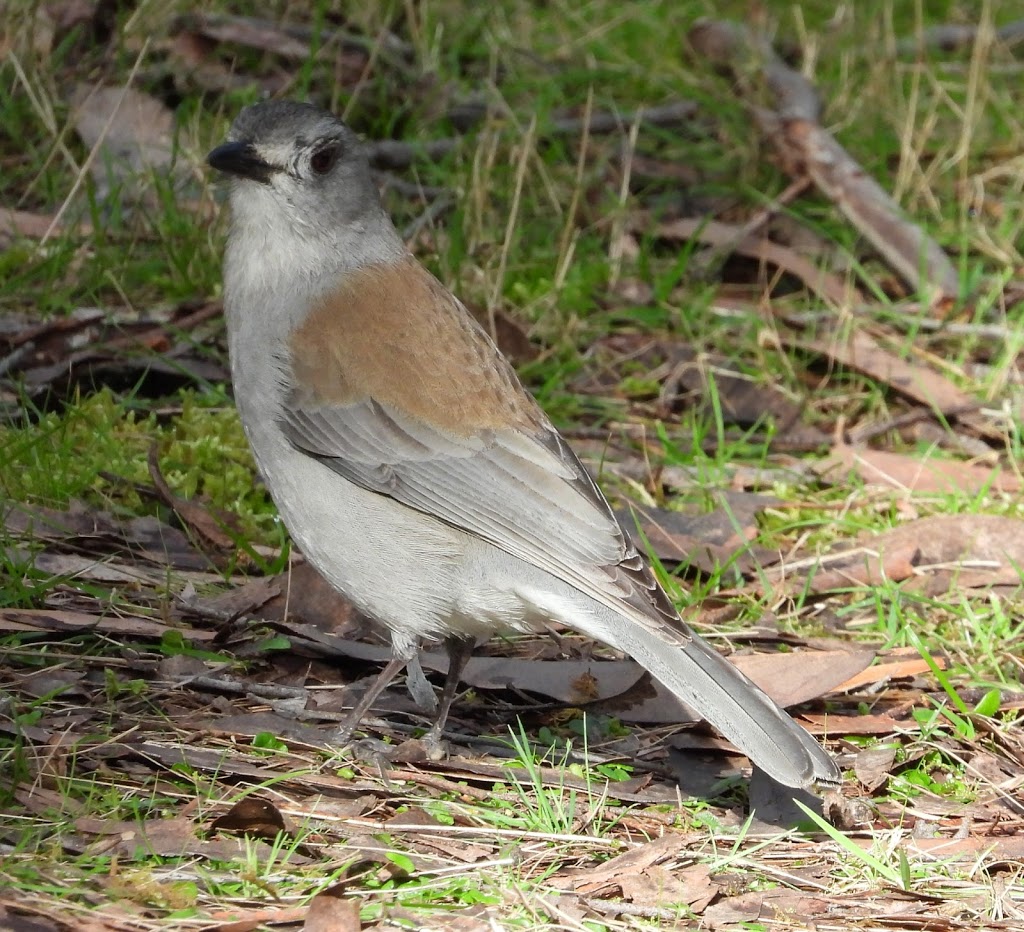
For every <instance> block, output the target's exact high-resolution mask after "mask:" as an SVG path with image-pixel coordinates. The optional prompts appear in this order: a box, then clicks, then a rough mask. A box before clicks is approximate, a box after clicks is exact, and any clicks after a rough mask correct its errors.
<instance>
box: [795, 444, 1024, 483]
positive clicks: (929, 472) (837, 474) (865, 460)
mask: <svg viewBox="0 0 1024 932" xmlns="http://www.w3.org/2000/svg"><path fill="white" fill-rule="evenodd" d="M815 469H817V471H818V472H819V473H820V474H821V475H822V476H823V477H825V478H827V479H829V480H830V481H839V482H843V481H845V480H846V478H847V477H848V476H849V475H851V474H852V475H855V476H857V477H858V478H859V479H860V480H861V481H862V482H864V483H865V485H873V486H880V487H882V488H894V489H899V490H900V491H901V492H920V493H932V494H943V495H945V494H948V493H950V492H961V493H964V494H967V495H972V494H977V493H978V492H981V491H983V490H984V491H988V490H991V491H992V492H998V493H1002V494H1004V495H1005V494H1010V493H1013V492H1019V491H1020V490H1021V488H1022V483H1021V478H1020V476H1019V475H1017V474H1015V473H1010V472H1007V471H1006V470H1005V469H1000V468H999V467H998V466H985V465H981V464H975V463H965V462H962V461H960V460H952V459H939V458H936V457H931V458H922V457H920V456H911V455H909V454H906V453H895V452H893V451H890V450H872V449H869V448H857V447H851V446H847V445H846V444H839V445H837V446H836V447H834V448H833V450H832V453H831V454H830V455H829V456H828V458H826V459H824V460H822V461H821V462H820V463H817V464H816V465H815Z"/></svg>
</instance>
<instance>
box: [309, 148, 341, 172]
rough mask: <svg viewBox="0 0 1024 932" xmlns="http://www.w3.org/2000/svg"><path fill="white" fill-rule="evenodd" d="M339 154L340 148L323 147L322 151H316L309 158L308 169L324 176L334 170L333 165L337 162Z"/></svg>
mask: <svg viewBox="0 0 1024 932" xmlns="http://www.w3.org/2000/svg"><path fill="white" fill-rule="evenodd" d="M340 154H341V147H340V146H334V145H331V146H324V147H323V148H322V149H317V150H316V152H314V153H313V155H312V156H311V157H310V159H309V167H310V168H312V169H313V171H315V172H316V173H317V174H318V175H326V174H327V173H328V172H329V171H330V170H331V169H332V168H334V163H335V162H337V161H338V156H339V155H340Z"/></svg>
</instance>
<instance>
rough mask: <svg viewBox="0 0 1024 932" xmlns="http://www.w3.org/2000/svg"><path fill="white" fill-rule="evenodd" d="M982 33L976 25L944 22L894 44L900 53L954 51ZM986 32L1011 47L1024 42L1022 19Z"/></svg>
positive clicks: (970, 43) (974, 40) (995, 39)
mask: <svg viewBox="0 0 1024 932" xmlns="http://www.w3.org/2000/svg"><path fill="white" fill-rule="evenodd" d="M982 34H983V33H982V30H981V29H979V27H978V26H976V25H966V24H960V23H945V24H942V25H939V26H931V27H929V28H928V29H922V30H921V32H920V33H919V34H918V35H916V36H913V37H912V38H910V39H903V40H902V41H901V42H900V43H899V44H898V45H897V46H896V51H897V52H899V53H900V54H901V55H916V54H918V53H919V52H923V51H924V50H925V49H938V50H939V51H940V52H955V51H956V50H957V49H961V48H964V47H965V46H968V45H973V44H974V43H975V42H976V41H977V40H978V38H979V37H980V36H981V35H982ZM988 34H989V35H991V36H992V38H993V40H994V41H995V42H1002V43H1003V44H1004V45H1008V46H1011V47H1012V46H1014V45H1018V44H1020V43H1021V42H1024V19H1018V20H1014V21H1013V22H1012V23H1007V24H1006V25H1005V26H1000V27H999V28H998V29H996V30H993V31H991V32H990V33H988Z"/></svg>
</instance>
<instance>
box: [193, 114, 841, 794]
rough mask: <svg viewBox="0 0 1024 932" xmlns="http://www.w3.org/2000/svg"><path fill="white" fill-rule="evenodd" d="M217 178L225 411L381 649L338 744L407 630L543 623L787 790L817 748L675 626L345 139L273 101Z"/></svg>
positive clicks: (466, 642) (461, 644) (633, 554)
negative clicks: (370, 624) (224, 225)
mask: <svg viewBox="0 0 1024 932" xmlns="http://www.w3.org/2000/svg"><path fill="white" fill-rule="evenodd" d="M208 163H209V165H210V166H211V167H212V168H213V169H215V170H216V171H218V172H220V173H222V174H223V175H225V176H227V180H228V197H227V200H228V205H229V208H230V223H229V227H228V234H227V242H226V246H225V252H224V266H223V294H224V307H225V318H226V324H227V337H228V354H229V357H230V366H231V378H232V383H233V389H234V397H235V402H236V405H237V408H238V412H239V415H240V418H241V422H242V425H243V428H244V430H245V434H246V436H247V438H248V441H249V444H250V446H251V448H252V452H253V455H254V459H255V462H256V465H257V468H258V470H259V472H260V474H261V476H262V477H263V480H264V482H265V484H266V486H267V488H268V489H269V492H270V494H271V497H272V498H273V500H274V502H275V504H276V506H277V509H278V511H279V513H280V516H281V519H282V521H283V522H284V525H285V527H286V528H287V529H288V531H289V533H290V535H291V537H292V539H293V540H294V541H295V542H296V543H297V544H298V546H299V548H300V549H301V551H302V552H303V554H304V555H305V557H306V559H307V560H309V561H310V562H311V563H312V564H313V566H314V567H315V568H316V569H317V570H318V571H319V572H320V573H321V574H322V575H323V576H324V577H325V578H326V579H327V580H328V582H330V583H331V584H332V585H333V586H334V587H335V588H336V589H337V590H338V591H339V592H340V593H341V594H342V595H343V596H345V597H346V598H347V599H348V600H349V601H350V602H351V603H353V604H354V605H355V606H356V607H357V608H359V609H360V610H361V611H362V612H364V613H365V614H367V615H368V616H369V617H371V618H372V619H374V620H375V621H377V622H378V623H380V624H381V625H382V626H383V627H385V628H386V629H388V631H389V632H390V637H391V648H392V657H391V660H390V662H389V663H388V664H387V665H386V666H385V667H384V668H383V670H382V671H381V673H380V675H379V677H378V678H377V681H376V682H375V683H374V684H373V685H372V686H371V687H370V688H369V689H368V690H367V692H366V693H365V694H364V695H363V697H362V698H361V700H360V701H359V702H358V703H357V704H356V707H355V708H354V709H353V710H352V713H351V716H350V717H349V718H348V720H347V723H346V724H345V725H344V726H343V727H342V730H341V732H339V735H340V737H341V739H344V740H347V739H348V738H349V737H350V736H351V734H352V732H353V731H354V730H355V728H356V726H357V725H358V723H359V721H360V719H361V718H362V717H363V716H364V715H365V713H366V712H367V711H368V710H369V708H370V707H371V706H372V703H373V702H374V701H375V699H376V698H377V696H378V695H379V694H380V692H381V691H382V690H383V689H384V688H385V687H386V686H387V684H388V683H389V682H390V681H391V680H392V679H393V678H394V677H395V676H396V675H397V674H398V673H400V672H401V670H402V669H403V667H405V666H407V665H410V664H415V658H417V656H418V650H419V646H420V644H421V643H422V642H423V640H424V639H436V640H443V641H444V642H445V644H446V645H447V647H448V650H449V653H450V656H451V663H450V668H449V675H448V679H447V681H446V682H445V684H444V687H443V691H442V695H441V698H440V702H439V704H438V714H437V720H436V721H435V723H434V727H433V729H432V730H431V731H432V733H433V734H435V735H436V734H439V733H440V731H441V729H443V728H444V725H445V722H446V719H447V716H448V711H449V708H450V706H451V703H452V700H453V697H454V695H455V694H456V691H457V686H458V673H459V672H460V671H461V669H462V666H463V664H464V663H465V661H466V659H467V658H468V656H469V654H470V653H471V651H472V649H473V647H474V645H475V644H476V642H477V640H478V639H484V638H488V637H490V636H492V635H494V634H497V633H514V632H528V631H534V630H537V629H539V628H542V627H543V626H545V625H549V624H550V623H551V622H556V623H560V624H562V625H565V626H566V627H567V628H569V629H572V630H574V631H576V632H579V633H581V634H583V635H585V636H587V637H589V638H592V639H594V640H597V641H600V642H603V643H605V644H607V645H609V646H610V647H612V648H614V649H616V650H618V651H620V652H622V653H623V654H625V655H627V656H629V657H631V658H632V659H633V660H634V661H636V662H637V663H639V664H640V665H641V666H642V667H643V668H644V669H646V670H647V671H648V672H649V673H650V674H651V675H652V676H653V677H654V678H655V679H657V680H658V681H660V682H661V683H662V684H663V685H664V686H665V687H666V688H667V689H668V690H669V691H670V692H672V693H673V694H674V695H675V696H677V697H678V698H679V699H681V700H682V701H683V702H684V703H685V704H686V705H687V706H689V707H690V708H692V709H693V710H694V711H696V712H697V713H698V714H699V715H701V716H702V717H703V718H704V719H706V720H707V721H708V722H710V723H711V724H712V725H713V726H714V727H715V728H717V729H718V730H719V731H720V732H721V733H722V734H723V735H724V736H725V737H726V738H728V739H729V740H731V741H732V742H733V743H734V744H735V745H736V746H737V747H738V748H739V749H740V750H741V751H742V752H743V753H745V754H746V755H747V756H748V757H749V759H750V760H751V761H752V763H753V764H755V765H756V766H757V767H759V768H761V770H763V771H764V772H765V773H767V774H768V775H769V776H770V777H771V778H773V779H774V780H776V781H777V782H779V783H781V784H783V785H784V786H788V787H794V788H807V787H812V786H814V785H821V786H829V785H835V784H838V783H839V782H840V772H839V770H838V768H837V766H836V763H835V761H834V760H833V758H832V757H831V755H830V754H829V753H828V752H827V751H826V750H825V749H824V748H823V747H822V746H821V745H820V744H819V743H818V742H817V741H816V740H815V739H814V738H812V737H811V736H810V735H809V734H808V732H807V731H806V730H805V729H803V728H801V727H800V726H799V725H798V724H797V723H796V722H794V720H793V719H792V718H791V717H790V716H789V715H788V714H787V713H786V712H784V711H782V710H781V709H780V708H779V707H778V706H777V705H776V704H775V703H774V702H773V701H772V700H771V699H770V698H769V697H768V696H767V695H766V694H765V693H764V692H763V691H762V690H761V689H760V688H759V687H758V686H756V685H755V684H754V683H753V682H752V681H751V680H749V679H748V678H747V677H746V676H744V675H743V674H742V673H741V672H740V671H739V670H738V669H737V668H736V667H735V666H734V665H733V664H731V663H729V662H728V661H727V660H726V659H725V658H724V657H723V656H722V655H721V654H719V653H718V652H717V651H715V650H714V649H713V648H712V647H711V646H710V645H709V644H707V643H706V642H705V641H704V640H703V639H701V638H700V637H699V636H698V635H697V634H696V633H695V632H693V631H692V630H691V629H690V628H689V627H688V626H687V625H686V624H685V623H684V622H683V621H682V619H681V617H680V615H679V613H678V611H677V610H676V608H675V607H674V605H673V604H672V602H671V600H670V599H669V598H668V596H667V595H666V593H665V590H664V589H663V588H662V587H661V585H660V584H659V583H658V581H657V579H656V577H655V575H654V573H653V571H652V569H651V565H650V562H649V559H648V558H647V556H646V555H645V554H644V553H642V552H641V551H640V550H638V548H637V547H636V545H635V544H634V542H633V541H632V539H631V536H630V535H629V533H627V531H626V530H625V528H624V527H623V526H622V525H621V524H620V523H619V521H618V519H617V518H616V517H615V515H614V513H613V511H612V509H611V507H610V506H609V503H608V501H607V500H606V498H605V496H604V495H603V494H602V492H601V491H600V489H599V488H598V486H597V484H596V482H595V481H594V479H593V478H592V477H591V475H590V474H589V473H588V472H587V470H586V468H585V467H584V466H583V465H582V463H581V462H580V460H579V459H578V458H577V456H576V454H575V453H574V452H573V451H572V450H571V449H570V447H569V445H568V444H567V442H566V441H565V439H564V438H563V437H562V435H561V434H560V433H559V432H558V430H557V429H556V428H555V427H554V426H553V424H552V423H551V421H550V420H549V419H548V417H547V416H546V414H545V413H544V411H543V410H542V409H541V407H540V406H539V404H538V403H537V402H536V400H535V399H534V398H533V396H532V395H531V394H530V393H529V392H528V391H527V390H526V388H525V387H524V386H523V385H522V383H521V382H520V380H519V378H518V376H517V374H516V372H515V371H514V369H513V367H512V366H511V364H510V363H509V362H508V361H507V360H506V359H505V358H504V356H503V355H502V354H501V352H500V351H499V350H498V348H497V346H496V345H495V343H494V341H493V340H492V339H491V338H490V336H489V335H488V334H487V332H486V331H485V330H484V329H483V328H482V327H481V326H480V325H479V324H478V323H477V322H476V320H475V319H474V318H473V316H472V315H471V314H470V313H469V311H468V310H467V308H466V306H465V305H464V304H463V303H462V302H461V301H460V300H459V299H458V298H457V297H456V296H455V295H454V294H453V293H452V292H451V291H450V290H449V289H448V288H447V287H446V286H445V285H443V284H442V283H441V282H440V281H439V280H438V279H437V278H436V277H435V276H434V275H433V274H431V273H430V272H429V271H428V270H427V269H426V267H425V266H423V265H422V264H421V263H420V262H419V260H418V259H416V258H415V257H414V256H413V254H412V253H411V252H410V250H409V248H408V247H407V245H406V243H405V242H404V241H403V239H402V237H401V236H400V234H399V233H398V231H397V229H396V228H395V226H394V224H393V222H392V220H391V218H390V216H389V215H388V213H387V211H386V210H385V208H384V206H383V204H382V201H381V198H380V192H379V190H378V188H377V186H376V184H375V182H374V178H373V175H372V172H371V169H370V165H369V162H368V158H367V154H366V149H365V147H364V145H363V143H362V142H361V141H360V139H359V137H358V136H357V134H356V133H355V132H354V131H353V130H352V129H351V128H350V127H349V126H347V125H346V124H345V123H344V122H342V121H341V120H340V119H338V118H337V117H335V116H334V115H333V114H331V113H330V112H328V111H326V110H323V109H320V108H318V107H316V106H315V105H313V104H309V103H304V102H299V101H292V100H272V101H264V102H260V103H257V104H254V105H251V106H249V107H247V108H245V109H244V110H242V111H241V112H240V113H239V114H238V116H237V117H236V119H235V120H234V122H233V124H232V125H231V128H230V130H229V132H228V135H227V137H226V141H225V142H223V143H222V144H221V145H219V146H217V147H216V148H214V149H213V150H212V152H210V154H209V156H208Z"/></svg>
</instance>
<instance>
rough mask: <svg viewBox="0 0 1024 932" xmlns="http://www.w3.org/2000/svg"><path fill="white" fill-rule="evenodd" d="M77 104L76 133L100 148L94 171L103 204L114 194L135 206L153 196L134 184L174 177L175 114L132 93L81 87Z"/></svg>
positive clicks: (74, 98) (122, 89) (146, 188)
mask: <svg viewBox="0 0 1024 932" xmlns="http://www.w3.org/2000/svg"><path fill="white" fill-rule="evenodd" d="M72 104H73V116H72V119H73V121H74V125H75V130H76V132H77V133H78V135H79V137H80V138H81V139H82V142H83V143H85V145H86V146H88V147H89V149H90V150H92V149H94V148H98V151H97V153H96V157H95V158H94V159H93V160H92V164H91V171H92V173H93V177H94V178H95V180H96V185H97V190H98V191H99V194H100V198H101V199H104V198H106V197H107V196H108V195H109V194H111V193H112V192H113V191H118V192H119V196H121V197H127V198H129V199H131V200H140V199H141V198H142V196H143V195H144V194H146V195H148V194H151V193H152V192H151V188H150V186H149V185H148V184H145V185H143V184H137V185H133V184H131V182H132V180H133V179H135V178H136V177H137V176H139V175H142V174H143V173H146V172H149V171H158V172H164V173H166V172H170V171H171V169H172V161H173V153H174V141H173V140H174V114H173V113H171V111H170V110H169V109H168V108H167V107H166V106H165V105H164V104H163V103H161V102H160V101H158V100H156V99H155V98H153V97H150V96H149V95H148V94H144V93H143V92H142V91H138V90H136V89H135V88H132V87H112V86H103V85H101V86H99V87H90V86H88V85H84V84H81V85H79V86H78V87H77V88H76V89H75V92H74V94H73V95H72ZM178 174H179V175H180V174H181V172H180V171H179V172H178Z"/></svg>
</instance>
